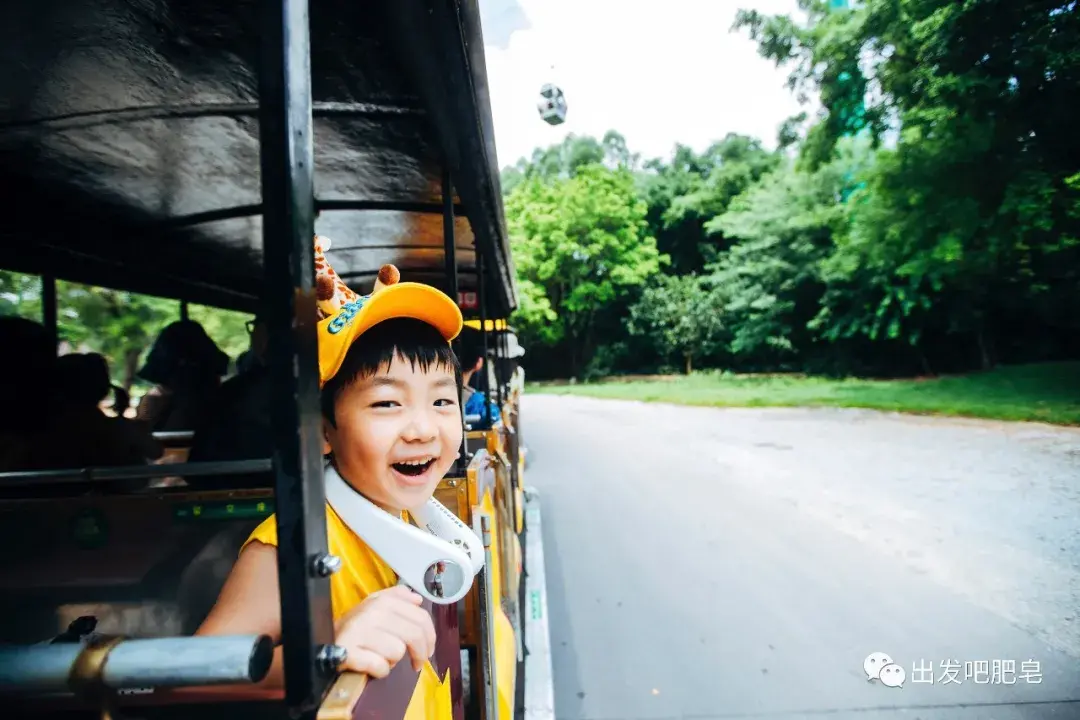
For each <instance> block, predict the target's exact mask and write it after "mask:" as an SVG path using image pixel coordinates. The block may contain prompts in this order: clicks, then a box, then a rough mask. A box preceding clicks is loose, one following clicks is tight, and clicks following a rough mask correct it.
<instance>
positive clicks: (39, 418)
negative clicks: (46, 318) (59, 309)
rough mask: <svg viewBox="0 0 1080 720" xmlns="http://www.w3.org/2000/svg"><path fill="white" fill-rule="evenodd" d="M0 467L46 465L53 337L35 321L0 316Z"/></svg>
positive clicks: (50, 445)
mask: <svg viewBox="0 0 1080 720" xmlns="http://www.w3.org/2000/svg"><path fill="white" fill-rule="evenodd" d="M0 348H2V349H3V350H2V351H0V472H15V471H20V470H42V469H46V468H48V467H49V466H50V458H51V456H52V454H53V447H54V445H55V438H54V437H53V436H52V433H51V427H50V416H51V410H52V380H53V377H54V376H55V371H54V368H55V365H56V341H55V339H54V338H53V337H52V335H51V334H50V333H49V331H48V330H47V329H46V328H45V326H44V325H42V324H41V323H36V322H34V321H33V320H27V319H25V318H20V317H12V316H2V317H0Z"/></svg>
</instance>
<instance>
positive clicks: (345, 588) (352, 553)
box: [244, 505, 453, 720]
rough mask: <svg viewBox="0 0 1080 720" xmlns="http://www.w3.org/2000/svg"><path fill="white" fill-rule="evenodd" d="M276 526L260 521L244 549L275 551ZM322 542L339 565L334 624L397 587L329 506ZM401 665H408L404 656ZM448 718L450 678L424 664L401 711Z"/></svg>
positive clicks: (333, 584) (427, 719)
mask: <svg viewBox="0 0 1080 720" xmlns="http://www.w3.org/2000/svg"><path fill="white" fill-rule="evenodd" d="M276 522H277V520H276V518H275V517H274V516H273V515H271V516H270V517H268V518H266V519H265V520H263V521H262V523H260V524H259V526H258V527H257V528H255V530H254V531H253V532H252V533H251V536H250V537H249V538H248V539H247V541H246V542H245V543H244V547H247V544H248V543H250V542H252V541H253V540H257V541H259V542H262V543H266V544H267V545H272V546H274V547H277V525H276ZM326 539H327V541H328V544H329V549H330V553H331V554H333V555H336V556H338V557H339V558H341V561H342V562H341V569H340V570H338V571H337V572H336V573H334V574H333V575H331V576H330V602H331V605H332V606H333V612H334V620H335V621H336V620H338V619H340V618H341V616H342V615H344V614H345V613H347V612H349V611H350V610H352V609H353V608H354V607H356V606H357V605H359V604H360V602H361V601H363V599H364V598H366V597H367V596H368V595H370V594H371V593H373V592H377V591H379V590H385V589H386V588H389V587H393V586H394V585H396V584H397V581H398V577H397V574H396V573H395V572H394V571H393V570H392V569H391V568H390V566H389V565H387V564H386V563H385V562H383V560H382V558H380V557H379V556H378V555H376V554H375V552H374V551H373V550H372V549H371V548H369V547H368V546H367V544H366V543H364V541H363V540H361V539H360V538H359V537H357V536H356V535H355V534H354V533H353V531H352V530H350V529H349V527H348V526H347V525H346V524H345V523H344V522H343V521H342V519H341V518H340V517H338V515H337V513H336V512H334V509H333V508H332V507H330V505H327V506H326ZM402 662H408V656H406V657H405V659H403V660H402ZM452 717H453V703H452V701H451V699H450V675H449V673H447V676H446V678H445V679H444V680H442V681H440V680H439V674H438V673H437V672H436V671H435V668H434V667H433V666H432V665H431V663H430V662H426V663H424V667H423V668H422V669H421V670H420V676H419V677H418V678H417V681H416V689H415V690H414V691H413V695H412V699H411V700H410V701H409V707H408V709H407V710H406V711H405V720H449V719H450V718H452Z"/></svg>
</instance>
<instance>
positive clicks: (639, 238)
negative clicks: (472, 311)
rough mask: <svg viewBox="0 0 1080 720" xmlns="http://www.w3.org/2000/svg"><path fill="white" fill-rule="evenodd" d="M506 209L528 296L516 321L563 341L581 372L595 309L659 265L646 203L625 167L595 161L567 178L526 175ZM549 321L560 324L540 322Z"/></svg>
mask: <svg viewBox="0 0 1080 720" xmlns="http://www.w3.org/2000/svg"><path fill="white" fill-rule="evenodd" d="M506 214H507V218H508V228H509V232H510V240H511V246H512V248H513V252H514V262H515V265H516V267H517V270H518V277H519V278H520V279H521V281H522V284H523V285H524V287H525V288H526V289H527V297H528V298H529V299H528V301H527V302H526V303H523V310H522V311H519V313H518V314H517V315H516V316H515V317H514V319H513V320H514V322H518V323H520V324H521V325H522V329H523V333H525V334H527V335H528V336H531V338H532V339H535V340H538V341H540V342H546V343H548V344H551V343H553V342H561V343H563V344H564V346H565V348H566V350H567V352H568V353H569V355H570V368H571V372H572V373H573V374H574V375H575V376H580V375H581V374H582V372H583V370H584V369H585V368H586V367H587V366H588V363H589V361H590V360H591V359H592V356H593V354H594V353H595V351H596V348H597V344H598V343H597V340H598V339H597V337H596V335H595V328H596V324H597V321H598V319H599V316H600V315H601V314H602V313H604V311H605V310H606V309H609V308H610V307H612V306H613V305H614V303H616V302H617V301H619V300H621V299H623V298H625V297H626V296H627V295H628V294H629V293H630V292H631V291H632V290H633V289H635V288H637V287H638V286H640V285H642V284H643V283H644V282H645V281H646V280H647V279H648V278H649V277H651V276H652V275H653V274H655V273H656V272H657V271H658V270H659V268H660V264H661V261H662V257H661V255H660V253H659V252H658V251H657V249H656V241H655V239H654V238H652V237H651V236H649V235H648V233H647V225H646V222H645V203H643V202H641V201H640V200H639V199H638V198H637V197H636V196H635V194H634V181H633V177H632V175H631V174H630V172H629V171H628V170H625V169H621V170H611V169H609V168H606V167H604V166H603V165H600V164H592V165H588V166H582V167H579V168H577V170H576V172H575V174H574V176H573V177H570V178H557V179H555V180H551V181H548V182H544V181H543V180H542V179H541V178H539V177H535V176H534V177H532V178H529V179H527V180H525V181H523V182H522V183H521V184H520V185H518V187H516V188H515V189H514V191H513V192H512V193H511V194H510V196H509V197H508V198H507V200H506ZM539 291H542V294H541V292H539ZM553 315H554V317H552V316H553ZM538 320H539V321H540V322H539V323H538ZM552 321H554V322H555V323H558V330H555V329H554V328H553V327H551V326H550V325H547V326H542V323H551V322H552Z"/></svg>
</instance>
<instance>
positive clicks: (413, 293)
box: [315, 235, 462, 387]
mask: <svg viewBox="0 0 1080 720" xmlns="http://www.w3.org/2000/svg"><path fill="white" fill-rule="evenodd" d="M329 248H330V240H329V238H325V237H322V236H319V235H316V236H315V287H316V291H317V294H318V305H319V314H320V316H321V319H320V320H319V329H318V336H319V387H322V386H323V385H325V384H326V381H327V380H329V379H330V378H332V377H334V375H335V374H337V371H338V370H340V369H341V364H342V363H343V362H344V361H345V355H346V354H347V353H348V352H349V348H350V347H352V344H353V343H354V342H356V340H357V338H359V337H360V336H361V335H363V334H364V333H365V332H367V331H368V330H370V329H371V328H372V327H374V326H375V325H377V324H379V323H381V322H382V321H384V320H391V319H393V318H413V319H415V320H419V321H421V322H425V323H427V324H428V325H431V326H433V327H434V328H435V329H436V330H438V331H439V332H440V333H441V334H442V336H443V337H444V338H446V341H447V342H450V341H451V340H453V339H454V338H456V337H457V336H458V334H459V333H460V332H461V326H462V317H461V308H459V307H458V305H457V303H456V302H454V301H453V300H452V299H450V297H449V296H448V295H446V293H444V292H442V291H440V290H437V289H436V288H433V287H431V286H430V285H424V284H423V283H413V282H399V281H400V279H401V273H400V272H398V269H397V268H396V267H394V266H393V265H383V266H382V268H381V269H380V270H379V276H378V278H377V279H376V280H375V287H374V289H373V290H372V291H371V293H370V294H368V295H358V294H357V293H355V292H353V291H352V290H351V289H349V287H348V286H347V285H346V284H345V283H344V282H343V281H342V280H341V278H339V277H338V276H337V273H335V272H334V269H333V268H332V267H330V263H328V262H327V261H326V254H325V253H326V250H328V249H329Z"/></svg>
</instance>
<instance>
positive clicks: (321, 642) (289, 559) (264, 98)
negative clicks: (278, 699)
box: [259, 0, 342, 717]
mask: <svg viewBox="0 0 1080 720" xmlns="http://www.w3.org/2000/svg"><path fill="white" fill-rule="evenodd" d="M261 9H262V20H263V27H262V35H261V41H262V46H261V51H262V52H261V66H260V68H259V145H260V160H261V170H262V203H263V258H264V265H265V268H264V269H265V273H266V288H265V296H264V301H265V307H266V310H267V326H268V330H269V335H270V337H269V340H270V343H269V345H270V347H269V358H270V373H271V385H272V386H273V387H274V388H275V395H276V397H278V398H280V401H279V402H275V403H274V404H273V405H272V420H273V435H274V447H275V456H274V471H275V472H274V497H275V510H276V516H277V532H278V538H279V539H280V543H279V546H278V576H279V577H278V585H279V589H280V592H281V636H282V642H283V644H284V666H285V702H286V704H287V705H288V708H289V712H290V714H291V715H292V716H294V717H295V716H300V715H307V716H312V715H314V712H315V711H316V710H317V708H318V706H319V703H320V702H321V701H322V697H323V694H324V693H325V691H326V689H327V687H328V685H329V683H330V681H331V680H332V679H333V677H334V674H335V672H334V671H335V670H336V664H335V663H334V662H333V661H334V660H337V659H342V658H341V654H340V652H335V649H334V648H333V646H332V643H333V642H334V622H333V616H332V614H331V606H330V581H329V579H328V577H327V576H328V575H329V573H320V572H318V571H317V568H318V567H325V566H326V565H327V563H325V562H323V563H320V562H319V560H320V558H325V556H326V555H327V542H326V491H325V488H324V485H323V476H322V457H321V456H320V449H321V447H322V434H321V428H320V413H319V379H318V378H319V372H318V366H319V363H318V345H317V342H318V341H317V336H316V322H317V312H316V296H315V258H314V235H315V218H314V178H313V172H314V150H313V140H312V132H313V130H312V120H311V53H310V35H309V33H310V28H309V25H308V2H307V0H262V3H261Z"/></svg>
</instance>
